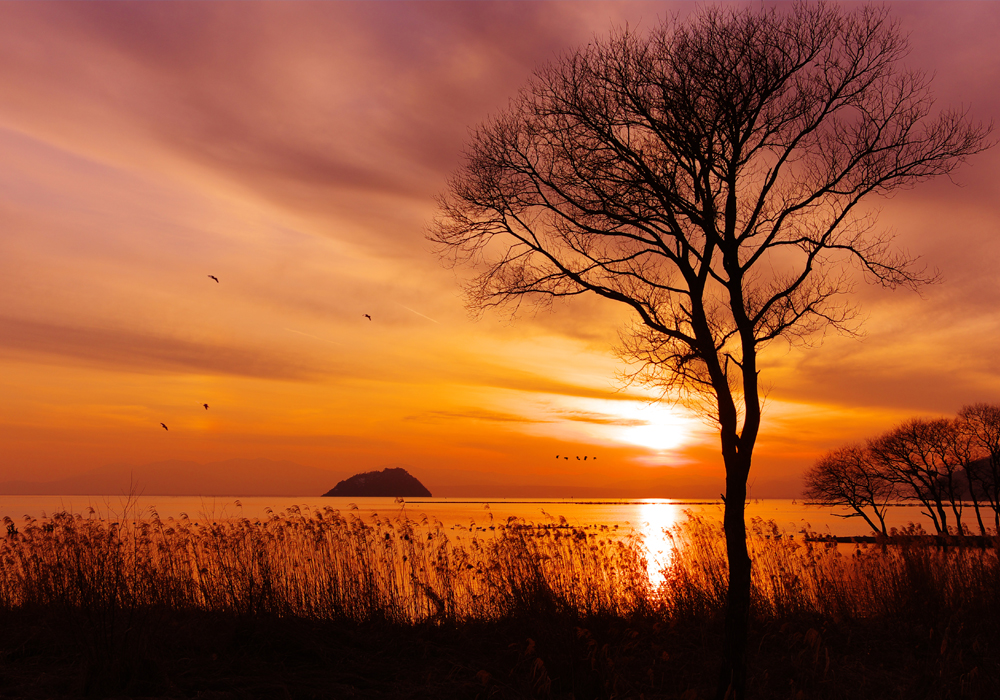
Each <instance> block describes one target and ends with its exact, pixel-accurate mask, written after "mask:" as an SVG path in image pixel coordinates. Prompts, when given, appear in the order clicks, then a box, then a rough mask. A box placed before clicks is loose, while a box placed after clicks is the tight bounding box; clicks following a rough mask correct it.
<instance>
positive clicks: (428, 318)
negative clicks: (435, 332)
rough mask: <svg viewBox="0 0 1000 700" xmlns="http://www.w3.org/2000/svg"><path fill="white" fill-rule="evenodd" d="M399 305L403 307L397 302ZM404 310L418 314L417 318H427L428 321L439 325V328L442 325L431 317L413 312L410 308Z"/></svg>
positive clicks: (406, 307) (405, 307)
mask: <svg viewBox="0 0 1000 700" xmlns="http://www.w3.org/2000/svg"><path fill="white" fill-rule="evenodd" d="M397 304H398V305H399V306H403V305H402V304H399V302H397ZM403 308H404V309H406V310H407V311H411V312H413V313H415V314H416V315H417V316H421V317H422V318H426V319H427V320H428V321H431V322H432V323H436V324H438V325H439V326H440V325H441V322H440V321H435V320H434V319H433V318H431V317H430V316H425V315H424V314H422V313H420V312H419V311H414V310H413V309H411V308H410V307H409V306H403Z"/></svg>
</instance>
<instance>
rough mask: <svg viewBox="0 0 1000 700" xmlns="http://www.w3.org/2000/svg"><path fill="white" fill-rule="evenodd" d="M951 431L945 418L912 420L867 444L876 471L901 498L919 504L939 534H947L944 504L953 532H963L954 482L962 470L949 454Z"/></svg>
mask: <svg viewBox="0 0 1000 700" xmlns="http://www.w3.org/2000/svg"><path fill="white" fill-rule="evenodd" d="M953 431H954V422H953V421H951V420H949V419H948V418H937V419H934V420H928V419H924V418H912V419H910V420H908V421H906V422H905V423H903V424H902V425H900V426H898V427H896V428H893V429H892V430H890V431H889V432H888V433H885V434H884V435H881V436H879V437H877V438H875V439H873V440H870V441H869V442H868V452H869V453H870V454H871V456H872V458H873V460H874V462H875V464H876V465H877V468H878V469H879V471H881V472H882V473H883V474H885V475H886V477H887V478H888V479H889V480H890V481H892V482H893V483H895V484H896V485H897V486H898V487H899V491H898V493H899V495H900V496H901V497H902V498H908V499H913V500H917V501H919V502H920V503H921V504H922V505H923V506H924V507H925V508H926V509H927V510H926V511H925V512H924V514H925V515H927V516H928V517H929V518H930V519H931V521H932V522H933V523H934V529H935V530H936V531H937V532H938V534H943V535H947V534H949V530H948V512H947V509H946V504H950V506H951V510H952V512H953V513H954V515H955V532H956V533H957V534H963V532H964V530H963V527H962V496H961V493H960V487H959V480H958V476H959V474H960V473H961V472H962V469H963V467H962V465H961V464H960V463H958V461H957V460H955V459H953V458H952V455H951V454H950V450H949V447H950V440H951V438H952V435H951V433H952V432H953Z"/></svg>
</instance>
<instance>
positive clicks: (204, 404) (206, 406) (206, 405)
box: [202, 403, 208, 411]
mask: <svg viewBox="0 0 1000 700" xmlns="http://www.w3.org/2000/svg"><path fill="white" fill-rule="evenodd" d="M202 406H204V407H205V410H206V411H207V410H208V404H207V403H203V404H202Z"/></svg>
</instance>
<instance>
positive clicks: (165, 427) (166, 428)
mask: <svg viewBox="0 0 1000 700" xmlns="http://www.w3.org/2000/svg"><path fill="white" fill-rule="evenodd" d="M160 425H162V426H163V429H164V430H170V428H168V427H167V424H166V423H160Z"/></svg>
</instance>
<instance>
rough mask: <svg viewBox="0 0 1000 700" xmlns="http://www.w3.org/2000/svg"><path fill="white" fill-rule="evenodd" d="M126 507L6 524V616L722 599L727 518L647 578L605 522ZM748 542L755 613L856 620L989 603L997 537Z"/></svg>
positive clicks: (700, 604)
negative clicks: (191, 512)
mask: <svg viewBox="0 0 1000 700" xmlns="http://www.w3.org/2000/svg"><path fill="white" fill-rule="evenodd" d="M125 515H126V516H127V517H117V518H110V517H104V518H101V517H97V515H96V514H95V513H93V512H91V513H90V514H89V515H88V516H86V517H85V516H83V515H80V514H71V513H66V512H61V513H56V514H53V515H52V516H51V517H48V518H43V519H42V520H34V519H27V520H26V521H25V522H24V523H22V524H21V527H20V528H18V527H17V526H16V524H15V523H13V521H11V520H10V519H7V520H6V521H5V524H6V525H7V526H8V527H7V529H8V535H7V537H6V538H5V539H2V540H0V609H6V610H14V609H32V608H39V607H46V608H62V609H66V610H77V611H85V613H86V614H87V615H88V616H90V618H89V621H88V622H89V624H90V625H91V626H93V627H96V628H97V629H99V630H100V629H107V630H108V632H107V637H108V643H109V644H113V643H115V641H114V639H113V637H114V632H113V630H116V629H118V628H119V627H122V625H121V624H119V623H121V622H122V621H123V620H125V622H128V621H129V620H130V619H131V618H132V617H134V616H136V615H139V614H141V611H142V610H144V609H149V608H157V609H169V610H185V609H197V610H206V611H223V612H228V613H233V614H236V615H251V616H252V615H273V616H283V617H284V616H292V617H303V618H311V619H322V620H348V621H353V622H368V621H384V622H390V623H400V624H409V623H414V622H423V621H434V622H454V623H460V622H463V621H473V620H479V621H485V620H496V619H500V618H503V617H506V616H512V615H513V616H516V615H526V614H535V613H541V612H552V613H558V614H571V615H575V616H580V617H592V616H612V617H628V616H631V615H635V614H645V613H655V614H657V615H660V616H667V617H685V616H686V617H690V616H705V615H708V616H711V615H715V614H717V613H718V611H720V610H721V609H722V608H723V607H724V604H725V596H726V585H727V566H726V554H725V539H724V537H723V533H722V529H721V527H722V526H721V523H718V522H716V521H714V520H710V519H706V518H703V517H698V516H689V517H688V519H687V520H685V521H683V522H682V523H680V524H679V525H677V526H676V527H674V528H673V529H672V530H671V531H669V533H668V534H669V536H670V538H671V540H672V541H673V545H674V548H675V549H674V551H673V553H672V555H671V556H670V558H669V561H668V563H667V564H666V565H665V567H664V568H663V570H662V572H661V576H662V581H661V582H660V583H659V584H658V585H656V586H654V585H653V584H652V583H651V582H650V580H649V577H648V575H647V560H646V552H645V549H644V547H643V544H642V541H641V540H640V539H639V538H637V537H636V536H634V535H628V536H624V537H612V536H611V534H610V533H608V532H607V531H606V529H604V530H602V529H601V528H599V527H583V528H582V527H568V526H562V527H559V526H553V525H534V524H531V523H525V522H522V521H518V520H514V519H511V520H509V521H507V522H506V523H504V524H500V525H496V526H495V528H493V529H492V530H487V529H483V530H482V531H481V532H482V534H480V533H479V532H478V531H472V530H467V531H466V532H465V534H464V535H462V536H457V535H456V534H455V533H454V532H451V533H449V531H448V530H447V529H446V528H445V527H444V526H443V525H442V524H441V523H427V522H416V521H413V520H411V519H409V518H406V517H402V516H401V517H395V518H379V517H377V516H374V517H373V518H372V519H371V520H369V521H367V522H366V521H364V520H362V519H361V518H359V517H357V516H354V515H346V516H345V515H342V514H341V513H340V512H338V511H336V510H334V509H332V508H324V509H322V510H309V509H299V508H291V509H289V510H288V511H284V512H281V513H278V514H274V513H269V514H268V516H267V517H265V518H262V519H253V520H251V519H248V518H245V517H236V518H220V519H217V520H214V521H211V520H208V521H205V520H202V521H201V522H193V521H191V520H190V519H189V518H187V517H182V518H181V519H179V520H174V519H169V520H167V521H163V520H161V519H160V518H159V517H158V516H157V515H156V514H155V513H150V514H149V515H148V516H146V517H135V514H125ZM748 540H749V547H750V552H751V557H752V559H753V561H754V569H753V614H754V615H755V617H757V618H759V619H776V618H781V617H784V616H789V615H797V614H802V613H807V614H814V615H820V616H823V617H827V618H831V619H834V620H850V619H857V618H866V617H878V616H885V615H905V614H907V613H908V612H912V611H915V610H926V609H927V608H928V607H930V608H935V609H944V608H963V609H970V608H975V609H977V610H981V611H982V612H983V614H990V615H996V614H997V613H1000V609H998V608H1000V603H998V597H997V596H996V591H997V590H1000V566H998V559H997V547H996V544H995V541H994V544H993V546H991V547H985V548H976V547H954V548H944V547H936V546H926V545H921V544H917V543H911V544H909V545H902V546H900V545H882V544H875V545H870V546H858V547H856V548H855V549H854V550H853V551H845V547H844V546H843V545H840V546H837V545H835V544H833V543H817V542H811V541H804V540H803V539H802V538H796V537H791V536H788V535H787V534H786V533H782V532H780V531H779V530H778V529H777V527H776V525H775V524H774V523H773V522H765V521H762V520H759V519H754V520H752V521H751V522H750V527H749V537H748ZM124 628H126V629H127V628H128V625H127V624H126V625H124ZM120 643H126V642H125V641H124V640H123V641H121V642H120Z"/></svg>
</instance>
